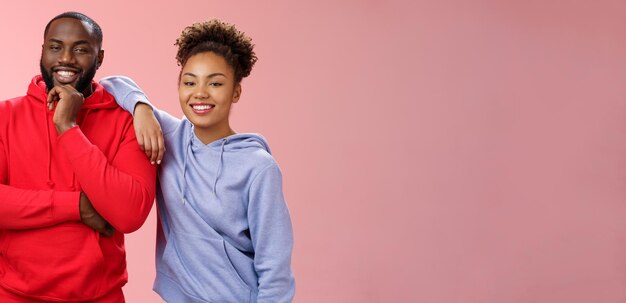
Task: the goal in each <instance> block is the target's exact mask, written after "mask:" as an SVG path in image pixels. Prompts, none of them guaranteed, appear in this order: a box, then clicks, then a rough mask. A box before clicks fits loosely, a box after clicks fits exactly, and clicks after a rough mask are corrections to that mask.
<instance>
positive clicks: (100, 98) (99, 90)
mask: <svg viewBox="0 0 626 303" xmlns="http://www.w3.org/2000/svg"><path fill="white" fill-rule="evenodd" d="M91 86H92V87H93V89H94V90H93V93H92V94H91V95H90V96H89V97H87V98H85V103H84V104H83V106H82V108H81V109H104V108H116V107H117V103H116V102H115V98H113V96H111V97H109V98H107V97H106V96H105V95H109V93H107V92H106V91H105V90H104V87H102V85H100V84H99V83H97V82H94V81H91ZM27 94H28V95H29V96H31V97H32V98H33V99H35V100H37V101H39V102H41V103H44V104H45V103H46V101H47V100H48V91H47V88H46V83H45V82H44V81H43V77H42V76H41V75H37V76H35V77H34V78H33V80H32V81H31V82H30V85H29V86H28V91H27Z"/></svg>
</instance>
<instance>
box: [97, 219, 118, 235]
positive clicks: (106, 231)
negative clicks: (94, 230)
mask: <svg viewBox="0 0 626 303" xmlns="http://www.w3.org/2000/svg"><path fill="white" fill-rule="evenodd" d="M100 233H101V234H102V235H104V236H107V237H110V236H112V235H113V234H114V233H115V228H113V226H111V224H109V223H108V222H107V223H106V224H105V226H104V228H103V229H102V230H100Z"/></svg>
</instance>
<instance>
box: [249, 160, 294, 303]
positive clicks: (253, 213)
mask: <svg viewBox="0 0 626 303" xmlns="http://www.w3.org/2000/svg"><path fill="white" fill-rule="evenodd" d="M249 195H250V196H249V199H250V200H249V204H248V221H249V226H250V235H251V238H252V245H253V246H254V253H255V255H254V269H255V270H256V273H257V275H258V277H259V294H258V298H257V302H258V303H269V302H291V300H292V299H293V296H294V293H295V281H294V277H293V273H292V272H291V251H292V247H293V232H292V228H291V219H290V218H289V211H288V209H287V205H286V203H285V199H284V197H283V189H282V175H281V172H280V169H279V168H278V166H277V165H276V164H275V163H273V164H272V165H270V166H269V167H267V168H265V169H264V170H263V171H261V172H260V173H259V174H258V175H257V176H256V177H255V179H254V180H253V181H252V183H251V187H250V194H249Z"/></svg>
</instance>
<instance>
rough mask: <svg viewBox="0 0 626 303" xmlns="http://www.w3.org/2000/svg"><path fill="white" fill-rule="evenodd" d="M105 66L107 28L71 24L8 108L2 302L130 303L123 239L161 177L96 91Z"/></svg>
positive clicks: (50, 32) (57, 21)
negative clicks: (97, 76) (97, 75)
mask: <svg viewBox="0 0 626 303" xmlns="http://www.w3.org/2000/svg"><path fill="white" fill-rule="evenodd" d="M103 58H104V51H103V50H102V32H101V30H100V27H99V26H98V24H96V23H95V22H94V21H93V20H92V19H91V18H89V17H87V16H85V15H83V14H80V13H74V12H70V13H64V14H61V15H59V16H57V17H55V18H53V19H52V20H51V21H50V22H49V23H48V25H47V26H46V30H45V32H44V43H43V46H42V52H41V63H40V66H41V75H40V76H36V77H34V78H33V80H32V82H31V83H30V85H29V87H28V92H27V95H26V96H22V97H17V98H14V99H11V100H8V101H5V102H0V302H3V303H7V302H8V303H11V302H51V301H52V302H98V303H100V302H124V296H123V293H122V290H121V288H122V286H123V285H124V284H125V283H126V282H127V273H126V261H125V252H124V235H123V233H129V232H132V231H135V230H137V229H138V228H139V227H140V226H141V225H142V224H143V222H144V221H145V219H146V217H147V215H148V213H149V211H150V208H151V207H152V203H153V201H154V196H155V177H156V169H155V167H154V166H152V165H150V163H149V161H148V160H147V159H146V156H145V155H144V154H143V152H142V151H141V150H140V149H139V147H138V145H137V141H136V137H135V132H134V130H133V125H132V117H131V116H130V115H129V114H128V113H126V112H125V111H124V110H123V109H121V108H119V107H118V106H117V104H116V102H115V100H114V98H113V97H112V96H111V95H110V94H109V93H107V92H106V91H104V89H103V88H102V86H100V85H99V84H97V83H95V82H92V79H93V77H94V75H95V73H96V70H97V69H98V67H100V65H101V64H102V61H103ZM47 101H52V102H53V104H56V108H55V109H52V108H53V107H54V106H51V107H50V108H48V107H47V105H46V103H47Z"/></svg>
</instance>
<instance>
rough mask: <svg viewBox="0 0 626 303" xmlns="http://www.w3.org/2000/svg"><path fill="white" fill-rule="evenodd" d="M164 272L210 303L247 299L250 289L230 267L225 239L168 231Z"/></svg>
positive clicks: (248, 299)
mask: <svg viewBox="0 0 626 303" xmlns="http://www.w3.org/2000/svg"><path fill="white" fill-rule="evenodd" d="M162 261H163V265H164V266H163V267H162V271H163V273H164V274H166V275H168V276H170V277H171V278H173V279H174V280H175V281H177V282H178V283H179V286H180V287H181V288H182V289H184V290H185V291H186V292H188V293H189V294H192V295H194V296H197V297H200V298H202V299H204V300H207V301H208V302H211V303H226V302H236V303H240V302H241V303H246V302H250V293H251V289H250V287H248V285H247V284H246V283H245V282H244V281H243V280H242V279H241V277H240V276H239V274H238V273H237V271H236V270H235V268H234V267H233V265H232V263H231V261H230V259H229V258H228V255H227V254H226V250H225V247H224V240H222V239H214V238H206V237H201V236H196V235H190V234H185V233H180V232H174V231H170V235H169V237H168V241H167V246H166V247H165V251H164V253H163V260H162Z"/></svg>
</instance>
